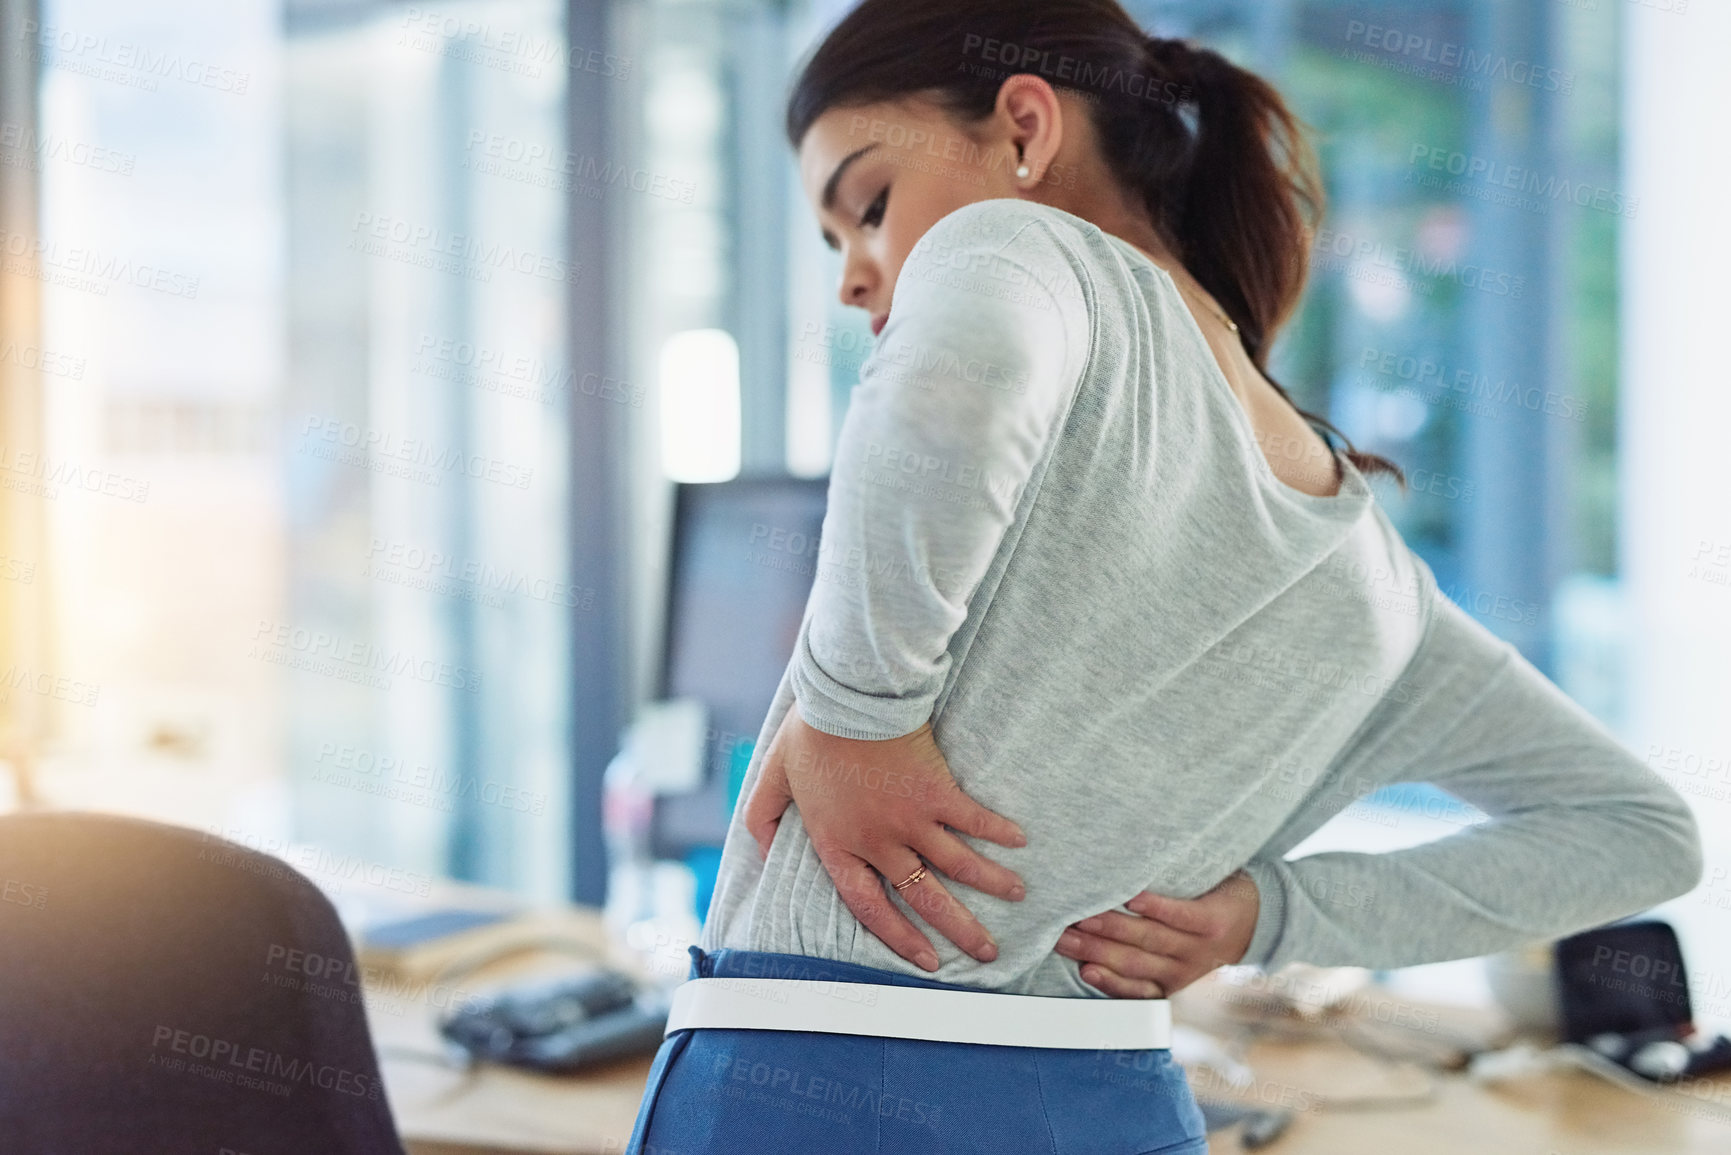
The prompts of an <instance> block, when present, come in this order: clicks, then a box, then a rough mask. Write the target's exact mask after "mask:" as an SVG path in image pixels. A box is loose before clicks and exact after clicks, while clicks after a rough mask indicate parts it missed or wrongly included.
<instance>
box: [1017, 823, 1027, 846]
mask: <svg viewBox="0 0 1731 1155" xmlns="http://www.w3.org/2000/svg"><path fill="white" fill-rule="evenodd" d="M1016 845H1017V846H1026V845H1028V836H1027V835H1026V834H1024V833H1022V828H1021V827H1020V826H1018V827H1016Z"/></svg>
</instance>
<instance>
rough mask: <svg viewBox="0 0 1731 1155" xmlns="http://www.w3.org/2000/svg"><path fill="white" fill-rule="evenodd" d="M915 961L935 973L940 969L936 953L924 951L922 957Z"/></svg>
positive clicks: (921, 953)
mask: <svg viewBox="0 0 1731 1155" xmlns="http://www.w3.org/2000/svg"><path fill="white" fill-rule="evenodd" d="M915 961H917V962H918V963H919V964H920V965H921V966H922V967H924V968H926V969H927V970H929V971H935V970H937V969H938V956H937V952H936V951H929V950H923V951H921V952H920V957H919V958H918V959H917V960H915Z"/></svg>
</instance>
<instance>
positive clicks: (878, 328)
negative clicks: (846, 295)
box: [872, 313, 890, 337]
mask: <svg viewBox="0 0 1731 1155" xmlns="http://www.w3.org/2000/svg"><path fill="white" fill-rule="evenodd" d="M889 319H890V315H889V314H888V313H885V314H883V315H882V316H878V317H873V318H872V336H874V337H875V336H877V335H878V334H879V333H881V332H883V331H884V322H886V321H888V320H889Z"/></svg>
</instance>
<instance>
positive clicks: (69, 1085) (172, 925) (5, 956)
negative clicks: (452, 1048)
mask: <svg viewBox="0 0 1731 1155" xmlns="http://www.w3.org/2000/svg"><path fill="white" fill-rule="evenodd" d="M291 952H299V953H298V954H292V953H291ZM315 960H316V961H315ZM359 973H360V971H359V968H358V967H356V966H355V963H354V954H353V951H352V950H351V949H350V946H349V942H348V937H347V935H345V934H344V932H343V927H342V924H341V923H340V922H339V921H338V919H337V914H336V911H335V909H333V908H332V906H331V904H330V901H329V900H328V899H327V898H326V897H325V896H324V894H323V893H321V892H320V891H319V890H318V888H317V887H315V886H314V885H313V884H312V883H311V882H309V881H308V880H307V879H306V878H305V877H304V876H302V875H301V874H299V873H298V872H296V871H295V870H294V869H293V868H292V867H290V866H289V865H288V864H286V863H284V862H282V861H281V860H279V859H276V858H273V857H270V856H268V855H264V854H259V853H256V852H254V851H251V850H248V849H247V848H245V847H243V846H237V845H235V844H234V843H232V842H228V841H225V840H223V839H220V838H217V837H215V836H214V835H209V834H206V833H204V832H202V831H199V830H194V829H188V828H183V827H176V826H165V825H162V824H160V823H155V822H145V821H140V820H137V819H131V818H121V817H115V816H111V815H102V814H84V813H31V814H17V815H8V816H5V817H0V1150H3V1151H5V1152H6V1153H7V1155H38V1153H40V1155H47V1153H50V1152H53V1153H56V1155H58V1153H62V1152H78V1153H79V1155H108V1153H111V1152H112V1153H115V1155H119V1153H121V1152H125V1153H127V1155H140V1153H143V1152H158V1151H160V1152H171V1151H172V1152H175V1153H176V1155H192V1153H197V1155H224V1153H225V1152H231V1153H235V1155H314V1153H316V1155H380V1153H384V1155H401V1152H402V1145H401V1143H400V1142H399V1140H398V1138H397V1135H396V1130H395V1127H394V1126H393V1125H392V1122H391V1115H390V1109H389V1104H388V1103H387V1102H386V1099H385V1090H384V1084H383V1083H382V1082H381V1080H380V1078H379V1066H378V1060H377V1058H376V1057H375V1055H374V1052H373V1045H372V1040H371V1036H370V1035H369V1034H368V1031H367V1023H366V1017H365V1013H364V1008H363V1006H362V1003H361V997H360V986H359V982H358V976H359ZM309 975H317V976H319V977H318V978H317V979H316V980H315V979H314V978H311V977H309Z"/></svg>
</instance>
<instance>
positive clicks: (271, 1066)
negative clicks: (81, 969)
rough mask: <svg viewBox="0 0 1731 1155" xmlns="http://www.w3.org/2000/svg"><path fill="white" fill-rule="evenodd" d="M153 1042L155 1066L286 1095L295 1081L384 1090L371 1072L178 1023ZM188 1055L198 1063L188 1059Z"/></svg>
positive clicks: (359, 1093) (359, 1091) (362, 1091)
mask: <svg viewBox="0 0 1731 1155" xmlns="http://www.w3.org/2000/svg"><path fill="white" fill-rule="evenodd" d="M150 1046H151V1049H152V1052H153V1053H152V1054H151V1056H150V1065H151V1066H153V1067H162V1068H164V1069H167V1070H170V1071H181V1070H184V1071H186V1072H187V1073H188V1074H194V1075H202V1076H204V1077H205V1078H211V1079H215V1080H217V1081H218V1082H223V1083H233V1084H237V1085H241V1086H247V1087H251V1088H253V1089H255V1090H261V1091H267V1092H269V1093H271V1094H274V1095H280V1096H282V1097H283V1098H285V1099H286V1098H288V1095H289V1092H290V1091H291V1090H292V1089H293V1084H295V1083H303V1084H305V1085H307V1086H310V1087H319V1088H322V1089H324V1090H327V1091H335V1092H336V1093H337V1094H339V1095H352V1096H354V1097H356V1098H360V1099H371V1100H374V1101H375V1102H376V1101H378V1100H379V1099H380V1098H382V1097H383V1095H384V1089H383V1088H382V1087H381V1086H380V1085H379V1080H377V1079H375V1078H373V1077H371V1076H369V1075H364V1074H360V1073H357V1072H355V1071H346V1070H344V1069H343V1068H341V1067H333V1066H331V1065H329V1064H328V1063H313V1062H310V1061H308V1060H306V1059H291V1058H289V1057H288V1056H287V1055H283V1054H281V1053H279V1052H276V1051H271V1050H267V1049H265V1048H264V1047H249V1046H246V1045H244V1044H241V1043H236V1042H233V1041H232V1040H229V1039H223V1038H218V1037H215V1036H212V1035H204V1034H199V1033H197V1032H194V1031H188V1030H182V1029H179V1028H176V1027H170V1026H163V1025H158V1026H157V1028H156V1031H155V1033H154V1034H153V1035H152V1037H151V1040H150ZM158 1052H167V1054H166V1055H163V1054H160V1053H158ZM170 1056H184V1058H183V1059H177V1058H171V1057H170ZM188 1059H190V1060H192V1062H190V1063H188V1062H186V1060H188ZM270 1080H280V1081H277V1082H270Z"/></svg>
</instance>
